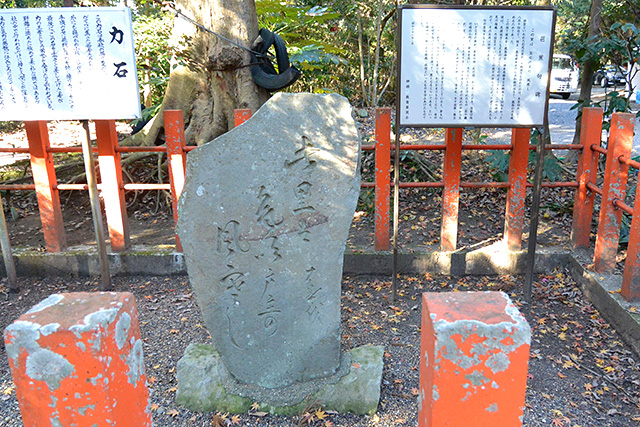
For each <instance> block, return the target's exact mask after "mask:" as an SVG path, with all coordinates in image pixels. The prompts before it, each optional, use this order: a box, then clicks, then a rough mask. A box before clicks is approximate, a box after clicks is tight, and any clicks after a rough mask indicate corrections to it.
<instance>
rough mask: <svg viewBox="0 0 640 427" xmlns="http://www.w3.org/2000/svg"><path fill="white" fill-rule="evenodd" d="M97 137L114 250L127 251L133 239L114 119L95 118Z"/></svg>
mask: <svg viewBox="0 0 640 427" xmlns="http://www.w3.org/2000/svg"><path fill="white" fill-rule="evenodd" d="M95 125H96V139H97V142H98V164H99V166H100V182H101V184H102V185H101V192H102V198H103V200H104V210H105V213H106V216H107V226H108V227H109V238H110V239H111V250H112V251H114V252H122V251H126V250H127V249H128V248H129V245H130V243H131V240H130V237H129V218H128V216H127V205H126V202H125V200H124V188H123V182H122V165H121V163H120V153H119V152H118V151H116V149H117V147H118V134H117V132H116V122H115V120H96V121H95Z"/></svg>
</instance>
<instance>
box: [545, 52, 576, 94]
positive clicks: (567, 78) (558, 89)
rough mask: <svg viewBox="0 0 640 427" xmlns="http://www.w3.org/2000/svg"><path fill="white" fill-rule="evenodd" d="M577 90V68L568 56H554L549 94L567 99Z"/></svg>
mask: <svg viewBox="0 0 640 427" xmlns="http://www.w3.org/2000/svg"><path fill="white" fill-rule="evenodd" d="M577 90H578V67H577V66H576V65H575V62H574V61H573V59H571V57H570V56H569V55H562V54H557V53H556V54H554V55H553V62H552V63H551V82H550V85H549V92H550V93H556V94H558V95H560V96H562V98H564V99H569V96H571V94H572V93H574V92H576V91H577Z"/></svg>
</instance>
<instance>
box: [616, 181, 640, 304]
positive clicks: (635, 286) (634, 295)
mask: <svg viewBox="0 0 640 427" xmlns="http://www.w3.org/2000/svg"><path fill="white" fill-rule="evenodd" d="M635 200H636V201H639V200H640V185H638V186H636V198H635ZM636 206H637V207H636ZM636 206H634V209H633V219H632V220H631V230H629V244H628V246H627V260H626V261H625V263H624V274H623V276H622V290H621V291H620V294H621V295H622V297H623V298H624V299H626V300H627V301H631V300H634V299H640V204H638V205H636Z"/></svg>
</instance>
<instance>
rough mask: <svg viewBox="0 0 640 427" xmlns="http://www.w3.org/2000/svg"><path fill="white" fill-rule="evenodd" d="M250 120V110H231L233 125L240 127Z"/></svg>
mask: <svg viewBox="0 0 640 427" xmlns="http://www.w3.org/2000/svg"><path fill="white" fill-rule="evenodd" d="M250 118H251V109H250V108H237V109H235V110H233V125H234V126H240V125H241V124H242V123H244V122H246V121H247V120H249V119H250Z"/></svg>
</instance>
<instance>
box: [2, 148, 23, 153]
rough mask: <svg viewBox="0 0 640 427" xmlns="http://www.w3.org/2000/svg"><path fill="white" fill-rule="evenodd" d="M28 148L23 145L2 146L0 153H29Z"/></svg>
mask: <svg viewBox="0 0 640 427" xmlns="http://www.w3.org/2000/svg"><path fill="white" fill-rule="evenodd" d="M28 152H29V149H28V148H22V147H0V153H28Z"/></svg>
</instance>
